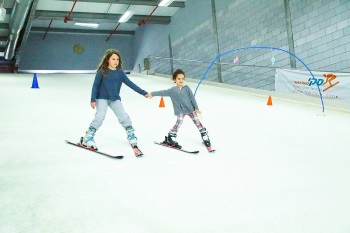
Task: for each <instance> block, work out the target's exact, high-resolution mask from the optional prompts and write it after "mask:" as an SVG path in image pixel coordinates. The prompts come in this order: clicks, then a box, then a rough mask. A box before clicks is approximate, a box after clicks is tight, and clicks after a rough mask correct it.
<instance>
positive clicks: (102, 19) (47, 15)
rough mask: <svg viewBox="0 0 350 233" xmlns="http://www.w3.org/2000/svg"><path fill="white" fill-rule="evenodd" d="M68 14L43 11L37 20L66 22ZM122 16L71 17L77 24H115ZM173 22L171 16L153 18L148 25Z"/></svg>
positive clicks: (134, 18) (134, 20) (135, 17)
mask: <svg viewBox="0 0 350 233" xmlns="http://www.w3.org/2000/svg"><path fill="white" fill-rule="evenodd" d="M67 13H68V12H65V11H60V12H58V11H42V10H38V11H36V12H35V20H62V21H63V20H64V18H65V17H66V16H67ZM121 16H122V15H121V14H106V13H82V12H75V13H73V14H72V16H71V17H70V20H71V21H77V22H86V23H90V22H95V23H115V22H117V21H118V19H119V18H120V17H121ZM144 18H145V15H133V16H132V17H131V18H130V19H129V21H128V23H135V24H137V23H138V22H139V21H140V20H143V19H144ZM170 22H171V17H170V16H153V17H152V18H150V19H149V21H148V22H147V23H149V24H169V23H170Z"/></svg>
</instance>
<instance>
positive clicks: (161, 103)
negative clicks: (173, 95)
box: [159, 96, 165, 108]
mask: <svg viewBox="0 0 350 233" xmlns="http://www.w3.org/2000/svg"><path fill="white" fill-rule="evenodd" d="M159 107H160V108H164V107H165V105H164V99H163V96H162V98H160V102H159Z"/></svg>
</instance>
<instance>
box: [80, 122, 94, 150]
mask: <svg viewBox="0 0 350 233" xmlns="http://www.w3.org/2000/svg"><path fill="white" fill-rule="evenodd" d="M95 133H96V129H95V128H93V127H90V128H89V129H88V131H86V134H85V137H82V138H81V141H80V143H81V144H82V145H83V146H86V147H89V148H92V149H94V150H97V146H96V143H95V140H94V136H95Z"/></svg>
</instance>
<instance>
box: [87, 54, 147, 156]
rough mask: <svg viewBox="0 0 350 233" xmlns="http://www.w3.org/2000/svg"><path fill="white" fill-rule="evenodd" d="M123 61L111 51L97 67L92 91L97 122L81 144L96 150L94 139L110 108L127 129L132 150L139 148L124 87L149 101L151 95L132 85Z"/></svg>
mask: <svg viewBox="0 0 350 233" xmlns="http://www.w3.org/2000/svg"><path fill="white" fill-rule="evenodd" d="M122 66H123V61H122V58H121V56H120V54H119V52H118V51H117V50H115V49H108V50H107V51H106V52H105V54H104V56H103V58H102V60H101V63H100V64H99V66H98V69H97V72H96V76H95V80H94V83H93V85H92V91H91V103H90V105H91V107H92V108H93V109H95V108H96V113H95V118H94V119H93V121H92V122H91V124H90V127H89V129H88V130H87V131H86V135H85V136H84V137H83V138H82V139H81V144H83V145H84V146H86V147H91V148H93V149H96V150H97V147H96V143H95V140H94V136H95V133H96V131H97V130H98V128H100V126H101V125H102V123H103V120H104V119H105V116H106V112H107V108H108V107H110V108H111V109H112V111H113V112H114V114H115V115H116V116H117V118H118V120H119V123H120V124H121V125H122V126H123V127H124V129H125V131H126V134H127V139H128V140H129V143H130V145H131V146H132V147H135V146H137V138H136V136H135V134H134V128H133V127H132V122H131V119H130V117H129V115H128V114H127V113H126V112H125V110H124V108H123V105H122V102H121V98H120V96H119V93H120V88H121V86H122V84H123V83H124V84H126V85H127V86H128V87H130V88H131V89H132V90H134V91H135V92H137V93H139V94H140V95H143V96H145V97H146V98H150V94H149V93H147V92H146V91H144V90H142V89H141V88H140V87H138V86H137V85H136V84H135V83H133V82H132V81H131V80H130V79H129V78H128V77H127V76H126V75H125V73H124V71H123V70H122Z"/></svg>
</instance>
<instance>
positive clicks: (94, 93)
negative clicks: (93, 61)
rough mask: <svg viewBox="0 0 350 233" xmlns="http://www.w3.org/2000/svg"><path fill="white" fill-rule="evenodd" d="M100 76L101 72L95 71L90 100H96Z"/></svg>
mask: <svg viewBox="0 0 350 233" xmlns="http://www.w3.org/2000/svg"><path fill="white" fill-rule="evenodd" d="M102 76H103V74H102V72H101V70H99V71H97V73H96V76H95V80H94V83H93V85H92V90H91V102H96V97H97V92H98V89H99V87H100V84H101V81H102Z"/></svg>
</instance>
